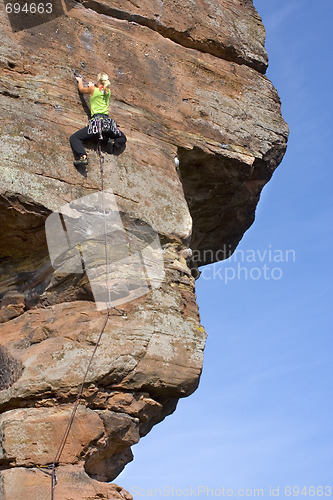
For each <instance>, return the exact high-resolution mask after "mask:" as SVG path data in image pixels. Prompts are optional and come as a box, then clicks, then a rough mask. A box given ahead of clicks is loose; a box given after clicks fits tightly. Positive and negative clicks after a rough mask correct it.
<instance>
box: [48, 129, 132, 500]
mask: <svg viewBox="0 0 333 500" xmlns="http://www.w3.org/2000/svg"><path fill="white" fill-rule="evenodd" d="M98 132H99V138H98V142H97V155H98V158H99V167H100V174H101V187H102V209H103V219H104V245H105V265H106V286H107V290H108V305H107V310H106V316H105V319H104V323H103V326H102V328H101V331H100V333H99V336H98V339H97V342H96V345H95V348H94V350H93V352H92V354H91V357H90V359H89V362H88V366H87V368H86V371H85V374H84V377H83V380H82V383H81V386H80V390H79V392H78V395H77V397H76V400H75V402H74V406H73V410H72V413H71V416H70V418H69V421H68V424H67V427H66V430H65V432H64V435H63V437H62V439H61V442H60V445H59V447H58V450H57V453H56V455H55V457H54V460H53V462H52V464H50V465H47V466H45V467H43V468H46V469H49V470H51V472H47V471H43V472H45V473H46V474H48V475H50V476H51V500H54V490H55V487H56V484H57V482H58V480H57V474H56V468H57V466H58V464H59V462H60V458H61V455H62V452H63V450H64V447H65V445H66V441H67V438H68V435H69V432H70V430H71V428H72V425H73V422H74V418H75V414H76V411H77V409H78V406H79V404H80V401H81V398H82V394H83V389H84V385H85V383H86V380H87V376H88V373H89V370H90V367H91V364H92V362H93V359H94V357H95V354H96V351H97V348H98V346H99V344H100V342H101V339H102V336H103V333H104V331H105V328H106V325H107V323H108V320H109V318H110V314H111V310H112V309H113V310H115V311H117V312H118V313H120V314H121V316H125V315H126V313H125V311H122V310H121V309H118V308H117V307H114V306H111V287H110V274H109V256H108V239H107V238H108V237H107V225H106V209H105V194H104V170H103V164H104V156H103V155H102V151H101V140H102V139H103V134H102V129H101V121H99V131H98ZM39 468H40V467H39ZM41 470H42V469H41Z"/></svg>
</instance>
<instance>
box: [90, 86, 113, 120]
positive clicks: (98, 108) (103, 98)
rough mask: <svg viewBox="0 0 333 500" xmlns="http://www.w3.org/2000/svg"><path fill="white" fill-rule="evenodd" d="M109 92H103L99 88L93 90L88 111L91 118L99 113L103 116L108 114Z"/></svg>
mask: <svg viewBox="0 0 333 500" xmlns="http://www.w3.org/2000/svg"><path fill="white" fill-rule="evenodd" d="M110 98H111V92H110V90H109V92H108V93H106V92H104V90H100V89H99V88H97V87H96V88H95V90H94V93H93V94H92V96H91V97H90V111H91V116H94V115H96V114H97V113H101V114H103V115H108V114H109V104H110Z"/></svg>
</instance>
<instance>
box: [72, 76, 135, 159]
mask: <svg viewBox="0 0 333 500" xmlns="http://www.w3.org/2000/svg"><path fill="white" fill-rule="evenodd" d="M75 79H76V81H77V83H78V89H79V92H81V94H89V96H90V112H91V118H90V120H89V122H88V125H87V126H86V127H84V128H81V129H80V130H78V131H77V132H75V133H74V134H73V135H71V136H70V138H69V141H70V145H71V147H72V150H73V154H74V158H75V160H74V166H75V167H80V166H85V165H88V157H87V152H86V150H85V148H84V146H83V142H84V141H86V140H87V139H94V140H98V139H103V140H104V141H107V147H106V150H107V152H108V153H113V154H116V155H117V154H120V153H121V152H122V151H123V150H124V149H125V143H126V136H125V134H124V133H123V132H121V131H120V130H119V128H118V127H117V125H116V123H115V121H114V120H113V119H112V118H109V104H110V98H111V90H110V85H111V84H110V80H109V77H108V75H107V74H106V73H99V75H98V76H97V83H96V84H94V83H92V82H89V83H88V87H84V85H83V82H82V77H81V76H75Z"/></svg>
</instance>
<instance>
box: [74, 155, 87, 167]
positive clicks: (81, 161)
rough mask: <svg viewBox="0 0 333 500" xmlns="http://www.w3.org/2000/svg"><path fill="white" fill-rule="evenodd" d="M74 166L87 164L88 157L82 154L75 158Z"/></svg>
mask: <svg viewBox="0 0 333 500" xmlns="http://www.w3.org/2000/svg"><path fill="white" fill-rule="evenodd" d="M73 163H74V167H82V166H86V165H88V158H87V157H86V156H85V155H84V156H81V158H79V159H77V160H75V161H74V162H73Z"/></svg>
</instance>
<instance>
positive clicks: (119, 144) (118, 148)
mask: <svg viewBox="0 0 333 500" xmlns="http://www.w3.org/2000/svg"><path fill="white" fill-rule="evenodd" d="M108 137H109V140H108V143H107V147H106V150H107V152H108V153H110V154H111V153H113V154H116V155H117V154H120V153H122V152H123V151H124V150H125V144H126V141H127V139H126V136H125V134H124V132H121V131H120V130H119V129H118V132H117V133H112V132H110V133H109V135H108Z"/></svg>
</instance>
